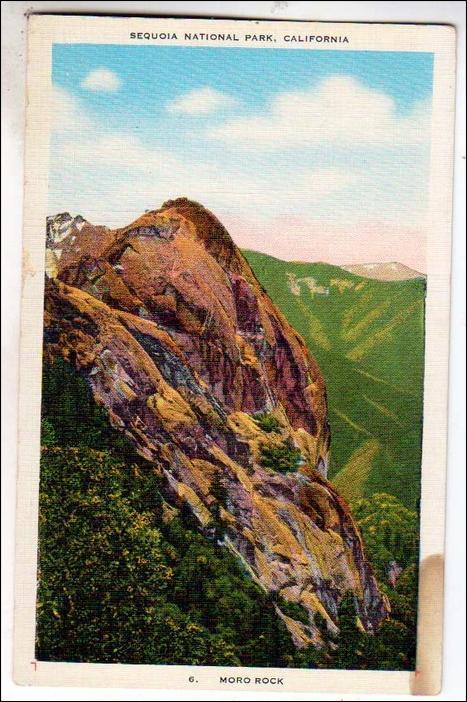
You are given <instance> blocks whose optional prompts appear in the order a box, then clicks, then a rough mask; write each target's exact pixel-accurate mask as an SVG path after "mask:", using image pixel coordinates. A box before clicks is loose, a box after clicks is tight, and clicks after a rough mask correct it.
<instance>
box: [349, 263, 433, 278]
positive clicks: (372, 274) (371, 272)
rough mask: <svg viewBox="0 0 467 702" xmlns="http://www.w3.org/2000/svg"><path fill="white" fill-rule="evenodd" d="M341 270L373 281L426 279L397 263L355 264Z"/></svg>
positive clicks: (423, 275) (421, 274)
mask: <svg viewBox="0 0 467 702" xmlns="http://www.w3.org/2000/svg"><path fill="white" fill-rule="evenodd" d="M341 268H342V269H343V270H344V271H348V272H349V273H354V274H355V275H359V276H362V277H363V278H373V279H374V280H386V281H391V280H411V279H412V278H425V277H426V276H425V274H424V273H420V272H419V271H416V270H414V269H413V268H409V266H406V265H405V264H404V263H399V262H398V261H387V262H384V263H381V262H377V263H355V264H350V265H345V266H341Z"/></svg>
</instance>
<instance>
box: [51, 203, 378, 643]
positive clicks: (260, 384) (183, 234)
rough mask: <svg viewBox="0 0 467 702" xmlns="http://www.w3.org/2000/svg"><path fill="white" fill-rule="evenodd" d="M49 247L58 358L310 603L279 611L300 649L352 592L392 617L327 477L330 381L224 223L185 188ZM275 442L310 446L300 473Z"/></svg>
mask: <svg viewBox="0 0 467 702" xmlns="http://www.w3.org/2000/svg"><path fill="white" fill-rule="evenodd" d="M58 217H60V218H62V219H63V218H64V217H65V216H64V215H59V216H58ZM70 219H71V218H70ZM67 221H69V220H67ZM49 228H50V231H51V232H54V231H56V228H54V218H49V219H48V230H49ZM57 228H58V224H57ZM48 242H49V248H50V249H51V250H53V252H54V255H55V265H54V267H52V268H51V267H49V269H48V277H47V282H46V303H45V322H44V325H45V353H46V355H47V356H48V357H51V358H53V357H57V356H62V357H64V358H65V359H67V360H68V361H69V362H70V363H72V364H73V365H74V367H75V368H76V369H77V370H79V371H80V372H82V373H83V374H84V375H85V376H86V377H87V378H88V381H89V383H90V385H91V387H92V391H93V394H94V397H95V399H96V401H97V402H98V403H99V404H101V405H103V406H105V408H106V409H107V411H108V413H109V417H110V421H111V422H112V424H113V425H114V426H115V427H118V428H120V429H121V430H122V431H124V432H125V433H126V435H127V436H128V437H129V438H130V439H131V440H132V441H133V442H134V443H135V445H136V447H137V450H138V451H139V452H140V453H141V454H142V455H143V456H144V457H146V458H147V459H148V460H150V461H152V462H154V465H155V466H156V468H157V470H158V471H160V473H161V475H163V476H164V478H165V485H166V493H167V498H168V500H169V501H170V502H171V503H172V504H175V505H181V504H183V503H186V504H187V505H188V506H189V507H190V509H191V511H192V513H193V514H194V515H195V516H196V518H197V519H198V521H199V523H200V526H201V528H202V529H203V530H204V531H205V533H206V534H208V535H209V534H210V535H211V536H213V535H214V536H215V537H217V538H219V539H221V540H222V543H223V544H224V545H225V546H226V547H228V548H230V549H231V550H232V551H233V552H234V553H235V554H236V555H237V556H238V558H239V559H241V560H242V562H243V564H244V566H245V568H246V569H247V570H248V571H249V573H250V574H251V576H252V577H254V578H255V579H256V580H257V581H258V582H259V583H260V584H261V585H262V586H263V587H264V588H265V589H267V590H269V591H274V592H276V593H279V594H280V595H281V596H282V597H283V598H285V599H286V600H289V601H292V602H298V603H300V604H302V605H303V606H304V607H305V608H306V609H307V611H308V612H309V615H310V620H309V625H304V624H303V623H301V622H297V621H295V620H292V619H290V617H287V616H286V615H285V614H284V613H282V612H280V610H279V616H282V617H283V619H284V621H285V623H286V625H287V626H288V628H289V630H290V631H291V634H292V637H293V639H294V641H295V643H296V645H298V646H302V645H306V644H308V643H310V642H314V643H316V644H319V640H320V634H319V631H318V628H317V627H316V626H315V625H314V616H315V614H316V613H317V612H319V613H320V614H321V615H322V617H324V619H325V620H326V621H327V623H328V627H329V629H330V630H333V631H335V630H336V627H337V626H338V620H337V610H338V605H339V602H340V600H341V599H342V597H343V595H344V594H345V593H346V592H347V591H348V590H351V591H352V592H353V593H354V594H355V600H356V606H357V609H358V613H359V617H360V620H361V623H362V625H363V627H365V629H367V630H368V631H371V630H373V629H374V628H375V627H377V626H378V625H379V623H380V622H381V621H382V620H383V619H384V618H385V617H386V616H387V614H388V609H389V605H388V603H387V600H386V598H385V597H384V596H383V595H382V594H381V593H380V592H379V590H378V587H377V584H376V581H375V579H374V577H373V574H372V572H371V569H370V567H369V565H368V563H367V561H366V559H365V555H364V551H363V547H362V542H361V538H360V536H359V534H358V531H357V529H356V527H355V525H354V523H353V521H352V517H351V515H350V512H349V509H348V507H347V505H346V504H345V503H344V501H343V500H342V499H341V498H340V497H339V496H338V495H337V494H336V492H335V490H334V489H333V487H332V486H331V485H330V483H328V482H327V480H326V470H327V461H328V452H329V443H330V435H329V426H328V420H327V403H326V391H325V384H324V380H323V378H322V376H321V373H320V371H319V368H318V366H317V364H316V362H315V360H314V359H313V358H312V357H311V355H310V354H309V352H308V350H307V348H306V347H305V344H304V342H303V340H302V339H301V337H300V336H299V335H298V334H297V333H296V332H295V331H294V330H293V329H292V328H291V326H290V325H289V324H288V322H287V321H286V319H285V318H284V317H283V315H282V314H281V313H280V312H279V310H278V309H277V308H276V307H275V306H274V304H273V303H272V302H271V300H270V298H269V297H268V295H267V294H266V292H265V291H264V290H263V289H262V288H261V286H260V284H259V283H258V281H257V279H256V277H255V276H254V274H253V272H252V270H251V268H250V267H249V265H248V263H247V262H246V260H245V259H244V258H243V256H242V254H241V253H240V251H239V250H238V248H237V247H236V246H235V244H234V243H233V241H232V239H231V238H230V236H229V234H228V233H227V231H226V230H225V228H224V227H223V226H222V225H221V224H220V222H219V221H218V220H217V219H216V218H215V217H214V215H212V214H211V213H210V212H208V211H207V210H205V209H204V208H203V207H202V206H201V205H198V204H197V203H194V202H191V201H189V200H187V199H185V198H180V199H178V200H175V201H169V202H166V203H165V204H164V205H163V206H162V207H161V208H160V209H159V210H155V211H151V212H147V213H145V214H144V215H142V216H141V217H140V218H139V219H137V220H136V221H135V222H133V223H132V224H131V225H129V226H127V227H125V228H122V229H118V230H110V229H108V228H106V227H95V226H92V225H90V224H89V223H87V222H85V221H84V220H83V221H82V222H81V221H80V222H79V225H78V226H77V225H75V224H74V225H72V226H71V227H70V228H69V232H68V234H66V235H65V236H61V235H60V237H56V236H55V237H52V238H50V237H49V238H48ZM264 416H267V417H272V418H273V420H274V425H273V429H272V430H271V427H270V426H267V425H264V423H262V422H261V421H260V420H261V417H264ZM275 450H276V451H279V452H280V451H282V452H284V451H285V453H287V451H289V450H290V454H291V455H292V456H298V459H297V461H296V465H291V466H289V469H288V471H289V472H280V471H279V470H277V469H276V470H275V469H274V467H272V466H273V463H272V465H271V456H273V457H274V455H276V454H275V453H274V451H275ZM265 452H268V455H269V459H270V460H269V461H267V462H266V461H265V460H264V455H265ZM292 463H293V462H292ZM219 485H220V486H221V488H222V490H221V492H222V498H221V497H220V495H219V492H220V491H219ZM224 496H225V497H224Z"/></svg>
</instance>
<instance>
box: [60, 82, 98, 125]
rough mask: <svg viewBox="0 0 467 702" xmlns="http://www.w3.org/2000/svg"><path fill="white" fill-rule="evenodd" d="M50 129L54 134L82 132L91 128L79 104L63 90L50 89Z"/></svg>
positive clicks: (89, 121)
mask: <svg viewBox="0 0 467 702" xmlns="http://www.w3.org/2000/svg"><path fill="white" fill-rule="evenodd" d="M51 115H52V129H53V131H54V132H56V133H61V132H73V131H76V132H83V131H86V130H88V129H89V128H90V127H91V120H90V119H89V117H88V115H87V114H86V112H85V110H84V108H83V106H82V105H81V104H80V102H79V101H78V100H77V99H76V98H75V97H74V96H73V95H71V93H69V92H68V91H67V90H65V89H64V88H60V87H59V86H57V85H55V86H53V88H52V110H51Z"/></svg>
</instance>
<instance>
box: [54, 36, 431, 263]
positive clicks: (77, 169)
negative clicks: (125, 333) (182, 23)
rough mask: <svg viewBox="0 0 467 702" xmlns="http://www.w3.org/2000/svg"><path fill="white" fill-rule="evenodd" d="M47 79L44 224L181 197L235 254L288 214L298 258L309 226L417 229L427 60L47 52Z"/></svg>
mask: <svg viewBox="0 0 467 702" xmlns="http://www.w3.org/2000/svg"><path fill="white" fill-rule="evenodd" d="M52 81H53V86H54V90H55V97H54V99H55V102H54V114H55V122H54V132H53V136H52V140H51V177H50V184H49V191H50V201H49V207H50V209H51V211H58V210H62V211H63V210H79V211H80V212H81V213H82V214H83V215H84V216H86V217H88V218H89V219H91V220H93V221H96V222H97V221H98V222H102V223H104V222H105V223H108V224H109V225H112V226H118V225H123V224H125V223H126V222H127V221H128V220H129V219H132V218H133V217H136V216H137V215H138V214H139V212H140V211H141V210H142V209H149V208H154V207H157V206H158V205H160V203H161V202H162V201H163V200H164V199H167V198H169V197H175V196H177V195H188V196H191V197H195V198H196V199H199V200H201V201H202V202H204V203H205V204H206V205H207V206H208V207H210V208H211V209H214V211H216V213H218V214H219V216H221V217H223V218H224V219H226V220H227V224H228V225H230V226H231V228H232V227H233V228H234V232H233V234H234V236H235V235H237V238H239V243H240V244H242V245H249V244H250V243H251V245H252V247H253V246H256V247H257V245H258V242H259V241H261V232H263V239H264V234H266V232H267V231H268V230H269V229H270V227H271V226H273V223H274V221H276V220H277V221H279V220H280V219H281V218H282V217H284V216H287V217H289V219H290V217H291V216H293V217H294V218H295V219H296V220H297V222H301V223H302V224H301V225H299V226H298V230H299V233H298V234H297V236H296V237H295V239H296V240H295V241H294V244H293V246H294V247H295V248H296V249H297V251H296V252H295V255H294V257H295V258H303V257H306V258H310V256H311V255H312V254H313V250H312V248H311V243H310V241H308V239H307V238H306V236H305V237H303V232H304V231H305V230H306V226H307V224H308V225H309V230H310V231H312V230H313V231H315V229H316V227H317V226H318V225H319V224H322V226H323V227H324V229H326V228H327V230H328V231H330V229H332V227H334V229H335V230H336V231H337V230H338V229H339V228H340V229H342V227H345V226H346V227H348V228H350V229H351V230H352V232H353V231H354V230H355V229H356V228H357V227H358V226H360V225H361V227H360V228H361V231H362V232H363V234H362V236H365V233H364V232H365V231H366V230H365V226H366V224H368V223H372V226H374V225H375V223H376V222H377V221H380V222H381V223H382V224H384V225H388V226H389V225H393V226H394V225H397V226H398V227H399V228H403V229H407V228H411V229H417V231H418V230H420V231H421V230H422V229H423V221H424V217H426V206H427V188H428V174H429V151H430V140H429V119H430V112H431V105H430V100H431V91H432V54H427V53H402V52H397V53H394V52H391V53H389V52H388V53H386V52H353V51H345V52H344V51H326V50H319V51H316V50H315V51H313V50H300V49H280V50H278V49H241V48H238V49H237V48H225V49H223V48H217V47H216V48H206V47H196V48H192V47H176V46H121V45H118V46H112V45H89V44H80V45H78V44H76V45H75V44H56V45H54V47H53V75H52ZM362 223H363V224H362ZM365 223H366V224H365ZM248 230H251V232H252V234H251V237H250V238H251V242H249V241H248V234H247V232H248ZM352 236H357V235H356V234H352ZM366 236H367V235H366ZM258 237H259V238H258ZM335 238H336V241H338V237H335ZM367 239H368V236H367ZM409 248H410V247H409ZM263 249H264V247H263ZM270 252H271V253H272V252H273V251H272V250H270ZM274 252H276V253H277V251H276V249H274ZM279 253H280V252H279ZM346 253H347V252H346V251H345V249H344V250H343V251H342V252H341V254H342V255H344V254H346ZM376 253H377V252H375V255H376ZM370 254H371V252H368V255H369V256H370ZM339 255H340V254H339V252H337V251H336V262H337V261H338V259H339ZM385 255H386V254H385ZM370 257H371V256H370Z"/></svg>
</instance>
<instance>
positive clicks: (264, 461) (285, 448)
mask: <svg viewBox="0 0 467 702" xmlns="http://www.w3.org/2000/svg"><path fill="white" fill-rule="evenodd" d="M301 455H302V454H301V453H300V450H299V449H298V448H295V446H294V445H293V444H292V443H291V442H290V441H283V442H282V443H281V444H280V445H279V446H269V445H268V444H264V445H263V446H262V447H261V458H260V461H261V465H263V466H264V467H265V468H271V469H272V470H276V471H278V472H279V473H295V472H296V471H297V470H298V466H299V461H300V458H301Z"/></svg>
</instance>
